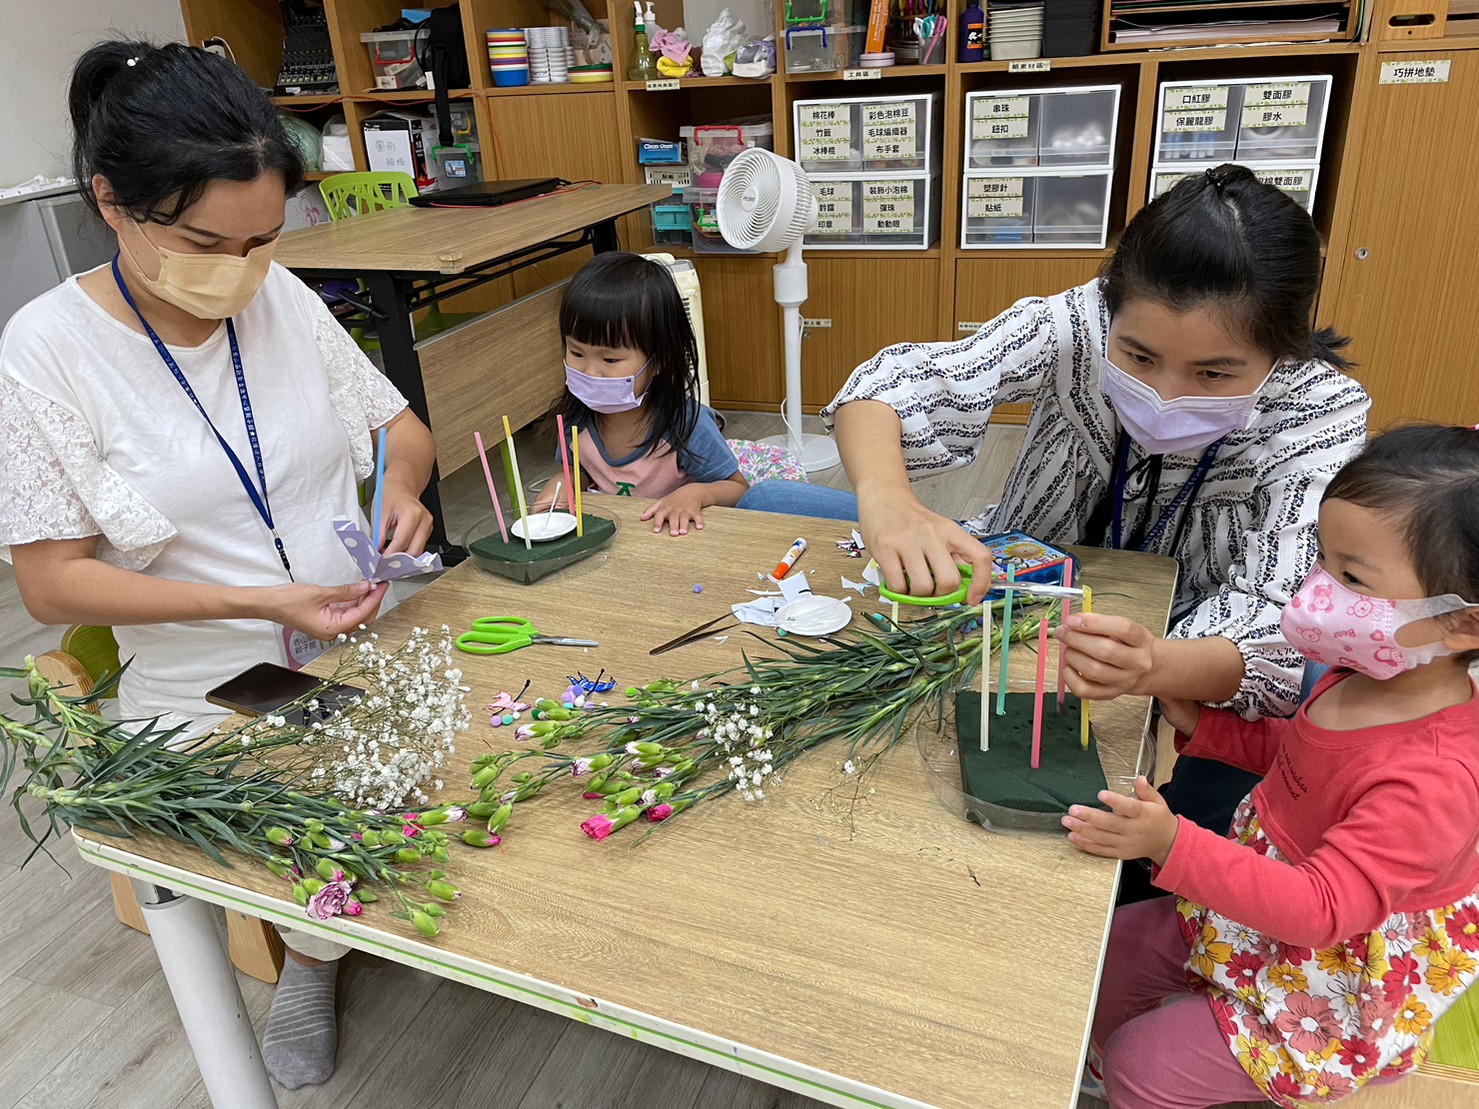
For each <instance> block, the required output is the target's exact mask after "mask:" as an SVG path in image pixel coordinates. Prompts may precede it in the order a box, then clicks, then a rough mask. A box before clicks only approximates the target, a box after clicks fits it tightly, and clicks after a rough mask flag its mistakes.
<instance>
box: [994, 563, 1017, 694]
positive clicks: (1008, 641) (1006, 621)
mask: <svg viewBox="0 0 1479 1109" xmlns="http://www.w3.org/2000/svg"><path fill="white" fill-rule="evenodd" d="M1016 580H1017V568H1016V567H1015V566H1012V565H1011V564H1010V563H1008V564H1007V590H1006V593H1007V603H1006V611H1005V613H1004V614H1003V615H1002V618H1001V681H1000V682H999V683H997V689H996V715H997V716H1005V715H1006V714H1007V648H1009V647H1010V646H1011V645H1012V583H1013V582H1014V581H1016Z"/></svg>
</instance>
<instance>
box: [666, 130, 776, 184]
mask: <svg viewBox="0 0 1479 1109" xmlns="http://www.w3.org/2000/svg"><path fill="white" fill-rule="evenodd" d="M678 134H679V135H680V136H682V138H683V141H684V142H686V143H687V144H688V166H689V168H690V169H692V170H693V173H694V176H695V177H698V176H699V175H701V174H705V173H723V172H724V170H725V169H726V168H727V167H728V165H729V163H730V162H732V161H734V159H735V158H736V157H737V156H738V155H739V152H740V151H741V150H744V149H746V148H747V147H751V146H759V147H763V148H765V149H766V150H774V149H775V128H774V127H773V126H772V125H771V122H770V117H769V116H751V117H748V118H746V119H736V120H730V121H729V122H727V123H711V124H695V125H693V126H690V127H680V128H678Z"/></svg>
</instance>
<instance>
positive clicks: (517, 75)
mask: <svg viewBox="0 0 1479 1109" xmlns="http://www.w3.org/2000/svg"><path fill="white" fill-rule="evenodd" d="M487 38H488V68H489V69H491V70H492V71H493V83H494V84H495V85H497V86H499V87H500V88H511V87H513V86H515V85H527V84H528V83H529V43H528V40H527V39H526V38H525V37H524V32H523V30H522V29H521V28H518V27H502V28H499V29H497V30H493V31H489V32H488V35H487Z"/></svg>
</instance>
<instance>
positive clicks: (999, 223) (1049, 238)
mask: <svg viewBox="0 0 1479 1109" xmlns="http://www.w3.org/2000/svg"><path fill="white" fill-rule="evenodd" d="M1109 182H1110V172H1109V171H1108V170H1105V171H1102V172H1093V173H1061V174H1051V173H1047V174H1045V173H1036V174H1033V173H1023V174H1020V175H1015V174H1011V173H991V174H986V173H968V174H966V176H965V203H964V205H963V208H962V213H961V238H960V245H961V246H962V247H965V248H971V247H996V248H1009V247H1022V246H1041V247H1051V246H1069V247H1091V248H1098V247H1102V246H1104V244H1105V242H1106V240H1107V238H1108V231H1109Z"/></svg>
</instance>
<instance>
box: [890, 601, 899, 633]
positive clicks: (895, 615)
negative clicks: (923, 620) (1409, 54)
mask: <svg viewBox="0 0 1479 1109" xmlns="http://www.w3.org/2000/svg"><path fill="white" fill-rule="evenodd" d="M889 615H890V616H891V617H892V618H893V622H894V627H896V628H897V627H898V626H899V602H898V601H895V602H894V610H893V612H892V613H890V614H889Z"/></svg>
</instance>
